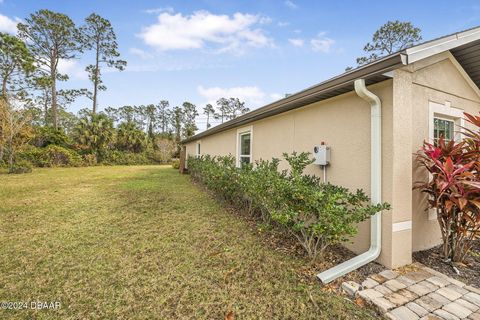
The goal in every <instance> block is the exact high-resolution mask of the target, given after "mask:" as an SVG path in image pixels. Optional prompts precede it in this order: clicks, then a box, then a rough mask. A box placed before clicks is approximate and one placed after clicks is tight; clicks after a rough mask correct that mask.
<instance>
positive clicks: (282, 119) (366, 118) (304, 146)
mask: <svg viewBox="0 0 480 320" xmlns="http://www.w3.org/2000/svg"><path fill="white" fill-rule="evenodd" d="M451 58H452V57H451V55H449V54H440V55H437V56H434V57H432V58H429V59H426V60H423V61H419V62H417V63H415V64H413V65H410V66H408V67H405V68H403V69H399V70H395V71H394V72H393V79H391V80H387V81H384V82H382V83H378V84H376V85H373V86H369V87H368V89H369V90H371V91H372V92H374V93H375V94H376V95H378V96H379V97H380V99H381V101H382V130H383V131H382V199H383V201H386V202H388V203H390V204H391V205H392V210H390V211H388V212H384V213H383V215H382V253H381V255H380V257H379V259H378V261H379V262H380V263H382V264H384V265H386V266H388V267H398V266H401V265H404V264H407V263H410V262H411V259H412V256H411V253H412V250H413V251H415V250H421V249H425V248H429V247H432V246H433V245H435V244H438V243H439V242H440V234H439V229H438V225H437V222H436V220H428V214H427V213H426V212H425V209H426V200H425V197H424V196H423V195H422V194H420V192H419V191H417V190H412V187H413V183H414V182H415V181H421V180H422V179H425V178H426V176H425V174H424V173H423V172H421V170H419V168H418V167H417V166H416V163H415V161H414V156H413V153H415V152H416V151H417V150H418V149H419V148H420V147H421V145H422V142H423V140H424V139H428V136H429V131H428V130H429V129H428V128H429V126H428V123H429V101H434V102H437V103H441V104H444V103H445V102H447V101H448V102H450V103H451V106H452V107H457V108H462V109H464V110H465V111H467V112H470V113H477V112H478V111H480V99H479V96H478V94H477V92H476V91H475V90H473V89H472V87H471V85H470V84H469V83H468V81H466V80H465V77H464V75H462V73H461V72H459V71H458V66H455V64H456V63H455V61H453V62H452V60H451ZM248 126H251V127H252V131H253V134H252V135H253V150H252V155H253V159H254V160H258V159H270V158H272V157H278V158H281V155H282V153H283V152H292V151H298V152H301V151H310V152H311V151H312V149H313V146H314V145H316V144H320V143H321V142H322V141H324V142H325V143H326V144H327V145H329V146H330V147H331V150H332V151H331V164H330V165H329V166H328V171H327V176H328V180H329V181H330V182H332V183H334V184H338V185H343V186H346V187H348V188H350V189H356V188H362V189H364V190H365V191H366V192H367V193H369V190H370V106H369V105H368V104H367V103H366V102H365V101H363V100H362V99H360V98H359V97H358V96H357V95H356V94H355V93H354V92H350V93H346V94H343V95H341V96H338V97H335V98H331V99H328V100H325V101H321V102H317V103H313V104H311V105H307V106H305V107H302V108H299V109H295V110H292V111H289V112H286V113H283V114H280V115H276V116H273V117H269V118H266V119H262V120H259V121H256V122H252V123H250V124H249V125H248ZM237 129H238V128H235V129H231V130H228V131H225V132H221V133H218V134H215V135H212V136H208V137H204V138H202V139H201V153H202V154H210V155H226V154H232V155H235V154H236V147H237V141H236V139H237ZM240 129H241V128H240ZM195 144H196V142H191V143H189V144H187V146H186V147H187V154H188V155H194V154H195ZM282 166H283V167H285V163H282ZM307 172H308V173H311V174H316V175H321V174H322V172H321V170H320V168H319V167H317V166H315V165H311V166H309V167H308V168H307ZM409 225H411V227H410V226H409ZM369 229H370V228H369V223H368V221H366V222H364V223H361V224H360V225H359V232H358V235H357V236H356V237H355V238H354V239H353V241H352V243H349V244H346V246H347V247H348V248H350V249H351V250H353V251H354V252H357V253H360V252H363V251H365V250H366V249H368V246H369V243H370V239H369V236H370V230H369Z"/></svg>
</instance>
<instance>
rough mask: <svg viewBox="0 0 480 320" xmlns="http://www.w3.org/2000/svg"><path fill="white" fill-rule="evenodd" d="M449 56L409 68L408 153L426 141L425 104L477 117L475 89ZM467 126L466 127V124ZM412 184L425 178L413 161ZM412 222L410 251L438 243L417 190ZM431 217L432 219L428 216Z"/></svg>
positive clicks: (478, 102)
mask: <svg viewBox="0 0 480 320" xmlns="http://www.w3.org/2000/svg"><path fill="white" fill-rule="evenodd" d="M451 59H453V57H452V56H451V55H449V54H442V55H438V56H436V57H432V58H431V59H429V60H427V61H422V62H420V63H417V64H416V65H414V66H412V67H411V68H410V71H413V73H412V88H413V100H412V104H413V106H414V108H415V117H414V118H413V123H412V127H413V128H415V130H413V135H412V153H414V152H416V151H417V150H418V149H419V148H420V147H421V145H422V143H423V141H424V139H425V140H428V139H429V132H428V124H429V101H432V102H436V103H439V104H446V103H450V104H451V107H453V108H459V109H462V110H463V111H465V112H468V113H472V114H478V112H479V111H480V98H479V96H478V94H477V92H478V90H474V89H472V85H471V84H469V82H468V81H467V80H466V79H465V76H466V75H465V74H463V75H462V73H463V72H462V70H461V69H460V70H459V69H458V65H457V66H456V64H457V63H456V61H455V60H453V61H452V60H451ZM466 125H467V126H468V124H466ZM412 171H413V182H415V181H424V180H426V179H427V175H426V173H425V171H424V170H422V169H421V168H419V167H418V165H417V164H416V162H415V161H414V166H413V168H412ZM412 200H413V201H412V220H413V232H412V241H413V250H414V251H418V250H424V249H427V248H431V247H432V246H435V245H437V244H440V243H441V235H440V230H439V227H438V222H437V221H436V220H435V219H433V220H429V215H428V211H427V201H426V197H425V195H423V194H422V193H421V192H420V191H418V190H414V191H413V198H412ZM431 218H434V217H431Z"/></svg>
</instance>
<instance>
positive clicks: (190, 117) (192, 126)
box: [182, 102, 198, 138]
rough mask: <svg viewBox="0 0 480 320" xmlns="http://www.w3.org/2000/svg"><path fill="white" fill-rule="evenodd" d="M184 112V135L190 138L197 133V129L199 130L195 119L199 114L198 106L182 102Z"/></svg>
mask: <svg viewBox="0 0 480 320" xmlns="http://www.w3.org/2000/svg"><path fill="white" fill-rule="evenodd" d="M182 113H183V117H182V119H183V136H184V137H185V138H190V137H192V136H193V135H194V134H195V131H197V130H198V127H197V124H196V123H195V119H196V118H197V116H198V112H197V107H196V106H195V105H194V104H192V103H190V102H184V103H183V104H182Z"/></svg>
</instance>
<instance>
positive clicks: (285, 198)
mask: <svg viewBox="0 0 480 320" xmlns="http://www.w3.org/2000/svg"><path fill="white" fill-rule="evenodd" d="M283 157H284V159H285V160H286V161H287V162H288V164H289V166H290V170H283V171H280V170H279V168H278V166H279V163H280V160H279V159H272V160H270V161H265V160H261V161H257V162H256V163H255V166H252V165H244V166H242V167H241V168H237V167H236V166H235V158H234V157H232V156H226V157H213V158H212V157H210V156H202V157H198V158H197V157H189V159H188V169H189V172H190V173H191V177H192V179H193V180H194V181H197V182H200V183H202V184H203V185H205V187H207V188H208V189H209V190H211V191H212V192H214V193H215V194H216V195H218V196H219V197H220V198H221V199H222V200H224V201H227V202H229V203H231V204H233V205H234V206H236V207H237V208H240V209H243V210H245V211H247V212H249V213H250V214H254V215H257V216H259V217H261V218H262V219H263V220H264V222H266V223H271V224H274V225H277V226H278V225H279V226H281V227H282V228H283V229H284V230H286V231H287V232H289V233H290V234H292V235H294V236H295V237H296V239H297V240H298V241H299V243H300V244H301V246H302V247H303V248H304V249H305V251H306V253H307V255H308V256H309V257H310V258H312V260H316V259H317V258H318V257H321V256H322V255H323V253H324V251H325V249H326V248H328V247H329V246H331V245H333V244H337V243H341V242H344V241H347V240H350V239H351V237H352V236H353V235H355V234H356V233H357V226H356V225H357V223H359V222H361V221H363V220H365V219H367V218H369V217H370V216H371V215H373V214H375V213H377V212H380V211H382V210H387V209H389V208H390V206H389V205H388V204H387V203H383V204H376V205H371V204H369V201H370V199H369V198H368V196H367V195H366V194H365V193H364V192H363V191H362V190H357V191H356V192H350V191H349V190H348V189H347V188H344V187H340V186H335V185H332V184H330V183H326V184H325V183H322V182H321V180H320V179H319V178H318V177H315V176H312V175H306V174H304V173H303V172H304V169H305V168H306V166H307V165H309V164H311V163H312V162H313V160H311V159H310V156H309V154H308V153H300V154H297V153H295V152H294V153H292V154H290V155H288V154H284V155H283Z"/></svg>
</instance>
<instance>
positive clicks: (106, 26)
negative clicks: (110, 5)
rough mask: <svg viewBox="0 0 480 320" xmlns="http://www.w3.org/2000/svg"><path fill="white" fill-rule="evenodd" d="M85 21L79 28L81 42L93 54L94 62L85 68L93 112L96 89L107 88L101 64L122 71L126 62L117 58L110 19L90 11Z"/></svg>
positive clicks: (96, 94) (102, 89) (115, 41)
mask: <svg viewBox="0 0 480 320" xmlns="http://www.w3.org/2000/svg"><path fill="white" fill-rule="evenodd" d="M85 22H86V24H85V26H83V27H81V28H80V31H81V33H82V37H83V43H84V45H85V47H86V48H87V49H90V50H93V51H94V54H95V63H94V64H91V65H88V66H87V67H86V69H85V70H86V71H87V72H88V77H89V79H90V81H92V83H93V95H92V103H93V106H92V112H93V113H95V112H96V111H97V103H98V91H105V90H106V89H107V87H106V86H105V85H104V84H103V81H102V78H101V65H102V64H103V65H106V66H107V67H109V68H115V69H118V70H120V71H123V70H124V69H125V66H126V65H127V62H126V61H124V60H120V59H117V58H118V57H119V56H120V53H119V52H118V44H117V37H116V35H115V32H114V30H113V27H112V25H111V23H110V21H108V20H107V19H105V18H103V17H101V16H99V15H98V14H96V13H92V14H90V15H89V16H88V17H87V18H86V19H85Z"/></svg>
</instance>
